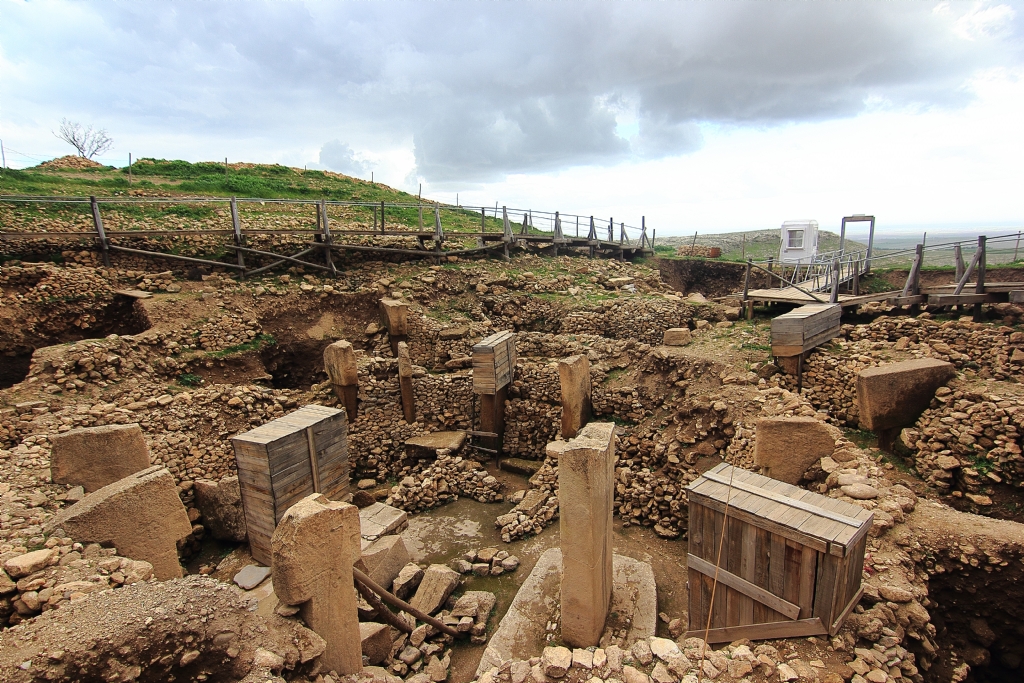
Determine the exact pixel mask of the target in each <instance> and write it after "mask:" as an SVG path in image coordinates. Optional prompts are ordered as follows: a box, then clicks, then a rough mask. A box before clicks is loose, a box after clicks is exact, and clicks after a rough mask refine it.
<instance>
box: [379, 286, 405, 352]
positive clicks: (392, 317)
mask: <svg viewBox="0 0 1024 683" xmlns="http://www.w3.org/2000/svg"><path fill="white" fill-rule="evenodd" d="M380 322H381V324H382V325H383V326H384V329H386V330H387V331H388V340H389V341H390V343H391V353H393V354H395V356H396V357H397V356H398V342H401V341H405V340H406V339H407V338H408V336H409V304H407V303H405V302H404V301H399V300H398V299H381V300H380Z"/></svg>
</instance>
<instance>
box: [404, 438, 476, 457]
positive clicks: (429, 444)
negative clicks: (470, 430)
mask: <svg viewBox="0 0 1024 683" xmlns="http://www.w3.org/2000/svg"><path fill="white" fill-rule="evenodd" d="M465 442H466V432H430V433H428V434H420V435H419V436H414V437H412V438H411V439H408V440H407V441H406V442H405V452H406V453H407V454H408V455H409V457H410V458H434V457H437V452H438V451H439V450H441V449H442V448H446V449H448V450H449V451H451V452H452V453H456V452H458V450H459V449H460V448H462V445H463V444H464V443H465Z"/></svg>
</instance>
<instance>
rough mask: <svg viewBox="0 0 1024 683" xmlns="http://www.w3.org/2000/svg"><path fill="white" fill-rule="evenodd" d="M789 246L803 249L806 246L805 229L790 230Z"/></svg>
mask: <svg viewBox="0 0 1024 683" xmlns="http://www.w3.org/2000/svg"><path fill="white" fill-rule="evenodd" d="M787 248H789V249H803V248H804V231H803V230H790V231H789V242H788V246H787Z"/></svg>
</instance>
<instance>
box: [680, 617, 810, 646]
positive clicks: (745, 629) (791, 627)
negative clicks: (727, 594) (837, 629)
mask: <svg viewBox="0 0 1024 683" xmlns="http://www.w3.org/2000/svg"><path fill="white" fill-rule="evenodd" d="M827 632H828V630H827V629H826V628H825V627H824V625H822V623H821V619H818V618H817V617H812V618H811V619H800V620H799V621H780V622H776V623H773V624H753V625H751V626H729V627H725V628H714V629H711V630H710V631H709V632H708V633H707V642H708V643H731V642H733V641H734V640H740V639H743V638H747V639H750V640H774V639H777V638H800V637H804V636H820V635H825V634H826V633H827ZM704 635H705V634H704V631H703V630H694V631H687V632H686V633H685V634H684V635H683V638H704Z"/></svg>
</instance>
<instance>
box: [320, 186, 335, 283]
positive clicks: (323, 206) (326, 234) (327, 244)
mask: <svg viewBox="0 0 1024 683" xmlns="http://www.w3.org/2000/svg"><path fill="white" fill-rule="evenodd" d="M320 211H321V212H322V213H323V241H324V260H325V261H327V265H328V267H329V268H330V269H331V274H332V275H337V273H338V269H337V268H335V267H334V259H333V258H331V225H330V223H329V222H328V221H327V200H326V199H321V200H320Z"/></svg>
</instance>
